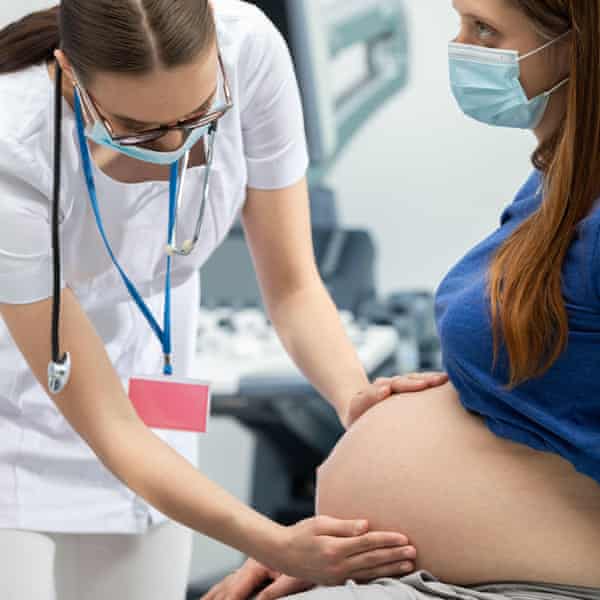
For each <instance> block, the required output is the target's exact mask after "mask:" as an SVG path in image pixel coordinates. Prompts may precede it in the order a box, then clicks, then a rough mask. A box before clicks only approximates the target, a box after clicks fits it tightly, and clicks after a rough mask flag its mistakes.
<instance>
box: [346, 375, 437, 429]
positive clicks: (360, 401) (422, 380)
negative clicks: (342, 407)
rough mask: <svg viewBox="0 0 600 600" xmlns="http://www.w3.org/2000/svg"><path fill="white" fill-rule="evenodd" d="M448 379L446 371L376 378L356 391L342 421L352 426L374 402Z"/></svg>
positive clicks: (428, 386) (377, 402) (432, 385)
mask: <svg viewBox="0 0 600 600" xmlns="http://www.w3.org/2000/svg"><path fill="white" fill-rule="evenodd" d="M447 381H448V375H446V373H434V372H432V373H409V374H408V375H399V376H398V377H385V378H379V379H376V380H375V381H374V382H373V383H372V384H370V385H369V386H368V387H366V388H365V389H363V390H361V391H360V392H358V393H357V394H356V395H355V396H354V397H353V398H352V400H351V401H350V404H349V405H348V409H347V411H346V414H345V415H343V416H342V423H343V424H344V426H345V427H346V428H349V427H351V426H352V424H353V423H354V422H356V421H357V420H358V419H359V418H360V417H362V416H363V415H364V414H365V413H366V412H367V411H368V410H370V409H371V408H373V407H374V406H375V405H376V404H379V403H380V402H383V401H384V400H387V399H388V398H389V397H390V396H393V395H395V394H406V393H409V392H421V391H423V390H425V389H427V388H432V387H437V386H440V385H444V384H445V383H447Z"/></svg>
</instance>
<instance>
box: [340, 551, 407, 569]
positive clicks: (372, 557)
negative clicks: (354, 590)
mask: <svg viewBox="0 0 600 600" xmlns="http://www.w3.org/2000/svg"><path fill="white" fill-rule="evenodd" d="M416 558H417V550H416V548H415V547H414V546H394V547H391V548H381V549H378V550H373V551H371V552H363V553H361V554H355V555H354V556H351V557H350V558H349V559H348V562H347V565H348V568H349V569H350V571H351V572H352V573H355V572H362V571H367V570H369V569H374V568H378V567H382V566H385V565H391V564H396V563H401V562H412V561H414V560H415V559H416Z"/></svg>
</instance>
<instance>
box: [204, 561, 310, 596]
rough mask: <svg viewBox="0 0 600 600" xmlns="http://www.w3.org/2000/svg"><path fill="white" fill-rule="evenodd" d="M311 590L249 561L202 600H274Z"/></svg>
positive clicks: (305, 584)
mask: <svg viewBox="0 0 600 600" xmlns="http://www.w3.org/2000/svg"><path fill="white" fill-rule="evenodd" d="M314 586H315V584H314V583H308V582H306V581H301V580H300V579H294V578H293V577H288V576H287V575H281V574H280V573H277V572H276V571H272V570H270V569H267V567H265V566H263V565H261V564H260V563H258V562H256V561H255V560H254V559H252V558H251V559H249V560H247V561H246V563H245V564H244V565H243V566H242V568H241V569H239V570H237V571H236V572H235V573H232V574H231V575H229V576H228V577H226V578H225V579H223V581H221V582H219V583H218V584H216V585H215V586H213V587H212V588H211V589H210V590H209V591H208V592H207V593H206V594H205V595H204V596H203V597H202V600H247V599H248V598H251V597H253V596H256V600H276V599H277V598H282V597H284V596H291V595H292V594H299V593H300V592H305V591H306V590H309V589H311V588H313V587H314ZM261 590H262V591H261Z"/></svg>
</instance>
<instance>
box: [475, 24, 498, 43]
mask: <svg viewBox="0 0 600 600" xmlns="http://www.w3.org/2000/svg"><path fill="white" fill-rule="evenodd" d="M475 29H476V30H477V35H478V36H479V37H480V38H481V39H487V38H490V37H492V36H493V35H494V34H495V33H496V32H495V31H494V30H493V29H492V28H491V27H489V26H488V25H486V24H485V23H484V22H483V21H475Z"/></svg>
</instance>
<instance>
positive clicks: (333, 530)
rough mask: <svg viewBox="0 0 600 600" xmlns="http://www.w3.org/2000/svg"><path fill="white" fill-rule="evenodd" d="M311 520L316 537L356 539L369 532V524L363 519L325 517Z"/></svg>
mask: <svg viewBox="0 0 600 600" xmlns="http://www.w3.org/2000/svg"><path fill="white" fill-rule="evenodd" d="M310 520H311V521H312V524H313V527H314V533H315V535H327V536H332V537H338V538H339V537H355V536H360V535H362V534H364V533H365V532H367V531H368V530H369V523H368V522H367V521H364V520H361V519H357V520H342V519H334V518H333V517H327V516H324V515H323V516H319V517H314V518H313V519H310Z"/></svg>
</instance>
